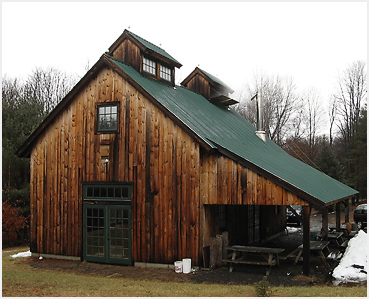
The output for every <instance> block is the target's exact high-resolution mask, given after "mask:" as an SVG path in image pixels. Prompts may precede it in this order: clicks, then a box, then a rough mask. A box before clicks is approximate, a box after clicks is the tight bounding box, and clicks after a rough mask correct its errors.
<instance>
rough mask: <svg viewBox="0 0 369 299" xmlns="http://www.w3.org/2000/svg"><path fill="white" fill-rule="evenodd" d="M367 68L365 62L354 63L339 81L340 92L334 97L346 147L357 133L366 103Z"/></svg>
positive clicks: (337, 122)
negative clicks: (361, 113)
mask: <svg viewBox="0 0 369 299" xmlns="http://www.w3.org/2000/svg"><path fill="white" fill-rule="evenodd" d="M365 70H366V66H365V63H364V62H363V61H356V62H354V63H352V64H351V65H350V66H349V67H348V68H347V69H346V70H344V72H343V73H342V75H340V76H339V79H338V91H337V92H336V93H335V94H334V95H333V96H334V98H335V101H336V104H337V106H336V107H337V118H336V124H337V126H338V129H339V132H340V134H341V135H342V138H343V140H344V142H345V144H346V145H348V144H349V143H350V141H351V139H352V137H353V136H354V134H355V133H356V132H357V128H358V120H359V116H360V110H361V108H362V107H363V105H364V104H365V103H366V99H367V86H366V71H365Z"/></svg>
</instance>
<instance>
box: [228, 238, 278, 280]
mask: <svg viewBox="0 0 369 299" xmlns="http://www.w3.org/2000/svg"><path fill="white" fill-rule="evenodd" d="M227 250H228V251H232V258H231V259H226V260H223V262H227V263H230V267H229V272H232V271H233V267H234V265H235V264H248V265H267V266H269V268H268V270H267V272H266V275H267V276H268V275H269V274H270V270H271V267H272V266H279V257H278V254H279V253H281V252H283V251H284V249H282V248H267V247H255V246H240V245H233V246H228V247H227ZM237 256H240V257H239V258H237ZM260 258H262V259H260Z"/></svg>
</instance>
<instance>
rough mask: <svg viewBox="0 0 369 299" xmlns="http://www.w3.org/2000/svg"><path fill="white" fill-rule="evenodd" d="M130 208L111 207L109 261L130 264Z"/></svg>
mask: <svg viewBox="0 0 369 299" xmlns="http://www.w3.org/2000/svg"><path fill="white" fill-rule="evenodd" d="M130 216H131V215H130V208H129V207H114V206H110V207H109V260H111V261H116V259H120V260H121V261H123V260H124V261H125V262H124V263H130V258H131V234H130V231H131V227H130V223H131V222H130Z"/></svg>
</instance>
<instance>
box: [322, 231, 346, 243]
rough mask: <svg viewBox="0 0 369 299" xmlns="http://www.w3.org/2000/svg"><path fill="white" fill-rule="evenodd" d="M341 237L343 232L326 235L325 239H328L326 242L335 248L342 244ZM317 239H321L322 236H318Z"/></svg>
mask: <svg viewBox="0 0 369 299" xmlns="http://www.w3.org/2000/svg"><path fill="white" fill-rule="evenodd" d="M342 236H343V232H330V233H328V236H327V238H328V241H332V242H333V243H334V244H336V245H337V246H340V245H341V244H342V243H343V242H344V241H343V238H342ZM318 237H319V238H320V239H322V238H323V235H321V234H319V235H318Z"/></svg>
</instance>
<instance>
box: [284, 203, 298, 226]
mask: <svg viewBox="0 0 369 299" xmlns="http://www.w3.org/2000/svg"><path fill="white" fill-rule="evenodd" d="M291 207H292V208H293V209H294V210H295V211H296V213H297V215H298V216H300V217H298V216H297V215H296V214H295V213H293V212H292V211H291V210H290V209H287V212H286V216H287V223H293V224H296V225H298V226H299V225H300V224H301V211H302V207H301V206H291Z"/></svg>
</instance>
